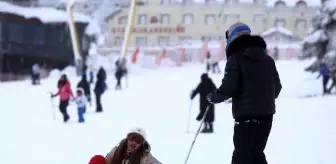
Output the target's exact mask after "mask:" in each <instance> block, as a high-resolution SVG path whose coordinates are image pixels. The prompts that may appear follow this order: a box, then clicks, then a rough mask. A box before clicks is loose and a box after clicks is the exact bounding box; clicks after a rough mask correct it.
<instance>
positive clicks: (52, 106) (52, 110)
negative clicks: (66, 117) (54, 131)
mask: <svg viewBox="0 0 336 164" xmlns="http://www.w3.org/2000/svg"><path fill="white" fill-rule="evenodd" d="M49 93H50V101H51V113H52V117H53V120H56V115H55V110H54V107H55V105H54V100H53V97H52V93H51V92H49Z"/></svg>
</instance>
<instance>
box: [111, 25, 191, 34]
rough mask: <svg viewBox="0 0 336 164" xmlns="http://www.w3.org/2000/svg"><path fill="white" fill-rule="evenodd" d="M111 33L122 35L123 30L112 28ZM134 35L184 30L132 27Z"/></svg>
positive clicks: (178, 27)
mask: <svg viewBox="0 0 336 164" xmlns="http://www.w3.org/2000/svg"><path fill="white" fill-rule="evenodd" d="M111 30H112V33H124V32H125V28H123V27H113V28H112V29H111ZM132 32H134V33H184V32H185V28H184V27H182V26H176V27H134V28H133V29H132Z"/></svg>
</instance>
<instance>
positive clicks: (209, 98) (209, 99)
mask: <svg viewBox="0 0 336 164" xmlns="http://www.w3.org/2000/svg"><path fill="white" fill-rule="evenodd" d="M206 99H207V100H208V102H209V103H210V104H215V103H214V102H212V101H211V93H209V94H208V96H207V97H206Z"/></svg>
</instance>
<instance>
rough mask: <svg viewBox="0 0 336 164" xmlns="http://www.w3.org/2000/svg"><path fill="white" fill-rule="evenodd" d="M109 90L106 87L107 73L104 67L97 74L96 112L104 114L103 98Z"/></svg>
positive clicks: (95, 91)
mask: <svg viewBox="0 0 336 164" xmlns="http://www.w3.org/2000/svg"><path fill="white" fill-rule="evenodd" d="M106 88H107V85H106V71H105V69H104V68H103V67H100V68H99V70H98V73H97V81H96V86H95V88H94V93H95V95H96V106H97V108H96V112H103V107H102V104H101V96H102V95H103V93H104V92H105V90H106Z"/></svg>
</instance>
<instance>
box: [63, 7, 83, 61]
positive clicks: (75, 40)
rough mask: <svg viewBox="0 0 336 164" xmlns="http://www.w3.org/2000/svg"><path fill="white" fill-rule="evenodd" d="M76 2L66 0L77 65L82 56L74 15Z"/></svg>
mask: <svg viewBox="0 0 336 164" xmlns="http://www.w3.org/2000/svg"><path fill="white" fill-rule="evenodd" d="M74 4H75V0H69V1H66V11H67V14H68V25H69V28H70V35H71V43H72V50H73V53H74V59H75V65H77V61H78V60H80V59H81V58H82V56H81V54H80V48H79V41H78V36H77V30H76V24H75V21H74V17H73V5H74Z"/></svg>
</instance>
